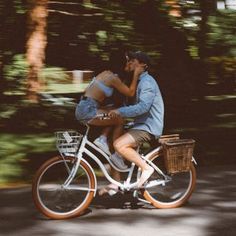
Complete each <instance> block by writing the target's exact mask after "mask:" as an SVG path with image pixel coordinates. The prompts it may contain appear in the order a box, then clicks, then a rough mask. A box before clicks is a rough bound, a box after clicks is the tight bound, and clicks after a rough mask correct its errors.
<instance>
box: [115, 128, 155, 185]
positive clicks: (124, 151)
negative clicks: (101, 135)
mask: <svg viewBox="0 0 236 236" xmlns="http://www.w3.org/2000/svg"><path fill="white" fill-rule="evenodd" d="M136 147H137V144H136V141H135V139H134V137H133V136H132V135H131V134H129V133H126V134H124V135H122V136H121V137H119V138H118V139H117V140H116V141H115V142H114V148H115V150H116V151H117V152H118V153H119V154H120V155H122V156H123V157H124V158H126V159H127V160H128V161H130V162H134V163H135V164H136V165H137V166H139V167H140V168H141V170H142V175H141V178H140V181H139V183H138V187H141V186H142V185H143V184H144V183H145V182H146V180H147V179H148V178H149V177H150V176H151V174H152V173H153V168H152V167H151V166H149V165H148V164H147V163H146V162H145V161H144V160H143V159H142V158H141V157H140V155H139V153H137V152H136V151H135V150H134V148H136Z"/></svg>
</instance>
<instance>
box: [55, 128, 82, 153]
mask: <svg viewBox="0 0 236 236" xmlns="http://www.w3.org/2000/svg"><path fill="white" fill-rule="evenodd" d="M55 136H56V146H57V149H58V151H59V152H60V153H64V154H66V153H71V154H76V152H77V150H78V148H79V144H80V142H81V139H82V137H83V135H81V134H79V133H78V132H77V131H58V132H56V133H55Z"/></svg>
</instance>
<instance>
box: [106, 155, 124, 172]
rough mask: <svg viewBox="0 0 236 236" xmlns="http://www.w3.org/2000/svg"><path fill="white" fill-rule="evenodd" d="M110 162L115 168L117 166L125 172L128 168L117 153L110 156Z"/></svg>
mask: <svg viewBox="0 0 236 236" xmlns="http://www.w3.org/2000/svg"><path fill="white" fill-rule="evenodd" d="M110 159H111V161H112V162H113V164H115V166H117V167H118V168H119V169H121V170H126V169H127V168H128V166H127V165H126V164H125V162H124V159H123V157H121V156H120V155H119V154H118V153H117V152H115V153H113V154H112V155H111V156H110Z"/></svg>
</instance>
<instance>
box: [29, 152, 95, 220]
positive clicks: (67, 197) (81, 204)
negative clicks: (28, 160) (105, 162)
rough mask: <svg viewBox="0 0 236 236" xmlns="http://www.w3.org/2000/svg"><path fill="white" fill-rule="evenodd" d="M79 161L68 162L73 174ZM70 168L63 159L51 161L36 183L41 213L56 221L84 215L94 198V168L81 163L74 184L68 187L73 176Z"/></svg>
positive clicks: (57, 158) (38, 172)
mask: <svg viewBox="0 0 236 236" xmlns="http://www.w3.org/2000/svg"><path fill="white" fill-rule="evenodd" d="M75 160H76V159H75V158H72V157H66V158H65V161H66V163H67V167H69V169H70V170H71V169H72V167H73V166H74V163H75ZM67 167H66V165H65V162H64V160H63V159H62V158H61V157H60V156H57V157H54V158H51V159H50V160H48V161H46V162H45V163H44V164H43V165H42V166H41V167H40V169H39V170H38V171H37V173H36V175H35V178H34V180H33V184H32V194H33V200H34V203H35V205H36V207H37V208H38V209H39V211H40V212H42V213H43V214H44V215H46V216H47V217H49V218H52V219H66V218H71V217H74V216H78V215H80V214H81V213H83V211H84V210H85V209H86V208H87V207H88V206H89V204H90V202H91V201H92V199H93V197H94V191H95V190H94V189H95V178H94V175H93V174H92V171H91V167H89V166H88V165H87V164H86V163H85V162H84V161H83V160H81V162H80V166H79V168H78V171H77V173H76V175H75V177H74V178H73V180H72V182H71V183H70V185H69V186H68V187H64V186H63V184H64V183H65V181H66V180H67V178H68V176H69V171H68V169H67Z"/></svg>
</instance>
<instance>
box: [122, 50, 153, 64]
mask: <svg viewBox="0 0 236 236" xmlns="http://www.w3.org/2000/svg"><path fill="white" fill-rule="evenodd" d="M127 56H128V58H129V59H137V60H138V61H139V62H140V63H144V64H146V65H147V66H149V65H150V64H151V63H150V58H149V56H148V55H147V54H146V53H144V52H141V51H137V52H128V54H127Z"/></svg>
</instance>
